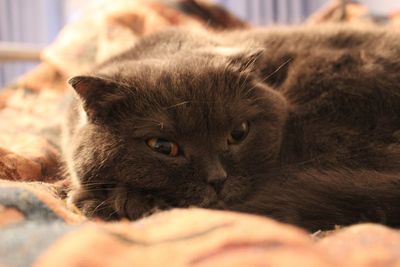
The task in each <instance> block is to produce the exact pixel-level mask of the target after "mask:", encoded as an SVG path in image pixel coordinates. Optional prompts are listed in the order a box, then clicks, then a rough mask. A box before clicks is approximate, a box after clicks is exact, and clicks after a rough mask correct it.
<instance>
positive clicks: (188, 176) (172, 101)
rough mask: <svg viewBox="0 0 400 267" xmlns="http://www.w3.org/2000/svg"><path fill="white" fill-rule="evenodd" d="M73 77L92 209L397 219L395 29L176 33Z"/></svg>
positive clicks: (80, 161) (73, 170)
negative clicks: (176, 209)
mask: <svg viewBox="0 0 400 267" xmlns="http://www.w3.org/2000/svg"><path fill="white" fill-rule="evenodd" d="M70 84H71V85H72V87H73V88H74V89H75V91H76V93H77V96H78V97H77V98H76V99H75V100H74V101H73V103H72V105H71V110H70V114H69V117H68V123H67V125H66V127H65V135H64V137H65V138H64V154H65V158H66V162H67V165H68V170H69V174H70V175H71V176H72V178H73V181H74V187H73V189H72V191H71V194H70V195H71V200H72V202H73V203H75V204H76V205H77V206H78V207H79V208H80V209H81V210H82V211H83V212H84V213H85V214H86V215H87V216H89V217H92V216H97V217H101V218H104V219H108V220H114V219H119V218H128V219H137V218H140V217H142V216H145V215H147V214H150V213H152V212H154V211H155V210H160V209H161V210H162V209H169V208H173V207H190V206H198V207H204V208H211V209H223V210H234V211H242V212H249V213H255V214H261V215H266V216H270V217H272V218H275V219H278V220H280V221H283V222H288V223H293V224H296V225H299V226H302V227H305V228H307V229H309V230H315V229H329V228H332V227H334V225H337V224H340V225H347V224H352V223H357V222H362V221H373V222H381V223H385V224H387V225H391V226H399V225H400V205H399V204H398V203H400V176H399V170H400V164H399V163H400V34H399V32H397V31H396V32H395V31H394V30H393V29H391V30H387V29H375V28H372V29H368V30H364V29H358V28H348V27H346V28H344V27H338V26H325V27H307V28H302V27H298V28H296V27H293V28H271V29H256V30H242V31H233V32H225V33H218V34H217V33H210V32H204V31H190V30H184V29H174V30H169V31H165V32H160V33H157V34H154V35H151V36H148V37H145V38H143V39H142V40H141V41H140V42H139V43H138V44H137V45H135V46H134V47H133V48H132V49H131V50H130V51H127V52H126V53H124V54H122V55H119V56H117V57H115V58H113V59H112V60H110V61H108V62H106V63H104V64H102V65H100V66H98V68H96V69H95V70H93V72H92V73H90V74H87V75H84V76H77V77H74V78H72V79H71V80H70Z"/></svg>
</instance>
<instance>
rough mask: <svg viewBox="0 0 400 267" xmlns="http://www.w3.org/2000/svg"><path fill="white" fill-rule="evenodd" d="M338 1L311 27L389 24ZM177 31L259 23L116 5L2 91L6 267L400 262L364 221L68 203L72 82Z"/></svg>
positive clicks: (195, 7) (179, 9) (1, 205)
mask: <svg viewBox="0 0 400 267" xmlns="http://www.w3.org/2000/svg"><path fill="white" fill-rule="evenodd" d="M344 11H345V13H343V10H342V9H341V6H340V4H339V2H338V1H333V2H332V4H330V5H329V6H327V7H326V8H324V9H323V10H321V11H319V12H317V13H316V14H314V15H313V16H312V17H310V19H309V20H308V22H307V23H311V24H312V23H326V22H338V21H341V23H361V24H364V25H365V26H366V27H368V25H370V24H371V23H384V24H386V25H392V26H390V27H396V25H397V26H398V25H399V24H398V23H399V19H398V18H399V17H400V16H398V13H397V15H396V13H393V15H391V16H388V17H387V18H386V20H384V21H383V20H376V19H375V18H374V17H372V16H369V15H368V10H366V9H365V8H364V7H362V6H360V5H357V4H351V5H348V6H347V8H346V10H344ZM171 26H185V27H191V28H196V27H198V28H209V29H213V30H223V29H232V28H245V27H250V26H249V25H247V24H246V23H244V22H242V21H240V20H239V19H237V18H235V17H234V16H232V15H231V14H229V13H228V12H227V11H225V10H224V9H222V8H221V7H219V6H216V5H213V4H210V3H209V2H202V1H189V0H187V1H176V2H174V1H161V0H160V1H139V0H137V1H131V2H129V1H109V4H107V5H106V6H99V7H97V9H96V10H95V12H94V11H93V10H92V12H90V10H88V11H87V14H86V15H84V16H83V17H82V19H81V20H79V21H77V22H76V23H74V24H71V25H68V26H67V27H65V29H64V30H63V31H62V32H61V33H60V35H59V37H58V38H57V40H56V41H55V42H54V43H53V44H51V45H50V46H49V47H48V48H46V50H45V51H44V52H43V55H42V63H41V65H40V66H39V67H38V68H36V69H35V70H34V71H32V72H30V73H27V74H26V75H24V76H23V77H21V78H20V79H19V80H18V81H16V83H15V84H13V85H11V86H10V87H9V88H8V89H7V90H4V91H3V92H2V93H1V94H0V121H1V123H0V179H1V180H0V266H1V267H5V266H88V267H92V266H318V267H322V266H400V232H399V231H398V230H394V229H389V228H387V227H384V226H380V225H373V224H363V225H355V226H351V227H348V228H342V229H337V230H335V231H331V232H316V233H313V234H310V233H306V232H304V231H303V230H301V229H298V228H296V227H292V226H289V225H284V224H280V223H278V222H275V221H273V220H270V219H268V218H262V217H257V216H252V215H246V214H238V213H231V212H222V211H210V210H202V209H177V210H172V211H166V212H160V213H158V214H155V215H152V216H150V217H148V218H145V219H142V220H139V221H136V222H128V221H122V222H118V223H105V222H101V221H89V220H87V219H86V218H85V217H84V216H82V215H81V214H80V213H79V211H78V210H77V209H76V208H74V207H71V206H70V205H67V203H66V200H65V199H64V198H65V194H66V190H67V189H68V185H69V181H68V178H66V179H65V180H63V173H62V168H60V166H61V163H60V162H61V159H60V148H59V147H58V139H59V136H60V127H61V124H62V120H63V119H62V118H63V114H64V111H65V103H64V101H65V99H64V98H65V92H66V91H67V90H68V87H67V86H66V80H67V79H68V77H70V76H72V75H74V74H77V73H82V72H85V71H88V70H90V69H91V68H92V67H93V66H95V65H96V64H98V63H101V62H103V61H104V60H106V59H108V58H110V57H111V56H113V55H115V54H118V53H120V52H122V51H124V50H125V49H127V48H129V47H130V46H132V45H133V44H134V43H135V42H136V41H137V40H138V38H140V37H141V36H144V35H146V34H150V33H153V32H155V31H158V30H162V29H165V28H167V27H171Z"/></svg>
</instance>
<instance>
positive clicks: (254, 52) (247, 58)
mask: <svg viewBox="0 0 400 267" xmlns="http://www.w3.org/2000/svg"><path fill="white" fill-rule="evenodd" d="M212 52H213V53H215V54H217V55H220V56H223V57H224V58H226V60H227V61H228V64H229V65H231V66H232V67H234V68H235V69H237V70H238V71H254V70H255V69H257V63H258V62H259V61H260V60H261V59H262V56H263V54H264V52H265V49H264V48H261V47H260V48H243V47H221V46H220V47H215V48H214V49H213V51H212Z"/></svg>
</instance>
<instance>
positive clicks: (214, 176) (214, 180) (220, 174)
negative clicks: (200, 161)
mask: <svg viewBox="0 0 400 267" xmlns="http://www.w3.org/2000/svg"><path fill="white" fill-rule="evenodd" d="M226 179H227V174H226V172H225V170H224V169H223V168H222V166H218V167H217V168H214V169H213V170H212V171H211V172H210V173H209V175H208V178H207V182H208V184H209V185H211V186H212V187H213V188H214V190H215V191H216V192H217V193H219V192H220V191H221V190H222V187H223V186H224V183H225V181H226Z"/></svg>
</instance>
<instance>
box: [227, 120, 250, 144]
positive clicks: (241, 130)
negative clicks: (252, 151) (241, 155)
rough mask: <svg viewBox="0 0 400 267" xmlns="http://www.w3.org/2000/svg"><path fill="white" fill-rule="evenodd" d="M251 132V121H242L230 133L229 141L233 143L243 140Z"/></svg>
mask: <svg viewBox="0 0 400 267" xmlns="http://www.w3.org/2000/svg"><path fill="white" fill-rule="evenodd" d="M248 133H249V123H248V122H247V121H245V122H242V123H241V124H240V125H239V126H238V127H236V128H234V129H233V130H232V132H231V133H230V134H229V137H228V143H229V144H231V145H234V144H238V143H240V142H242V141H243V140H244V139H245V138H246V136H247V134H248Z"/></svg>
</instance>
